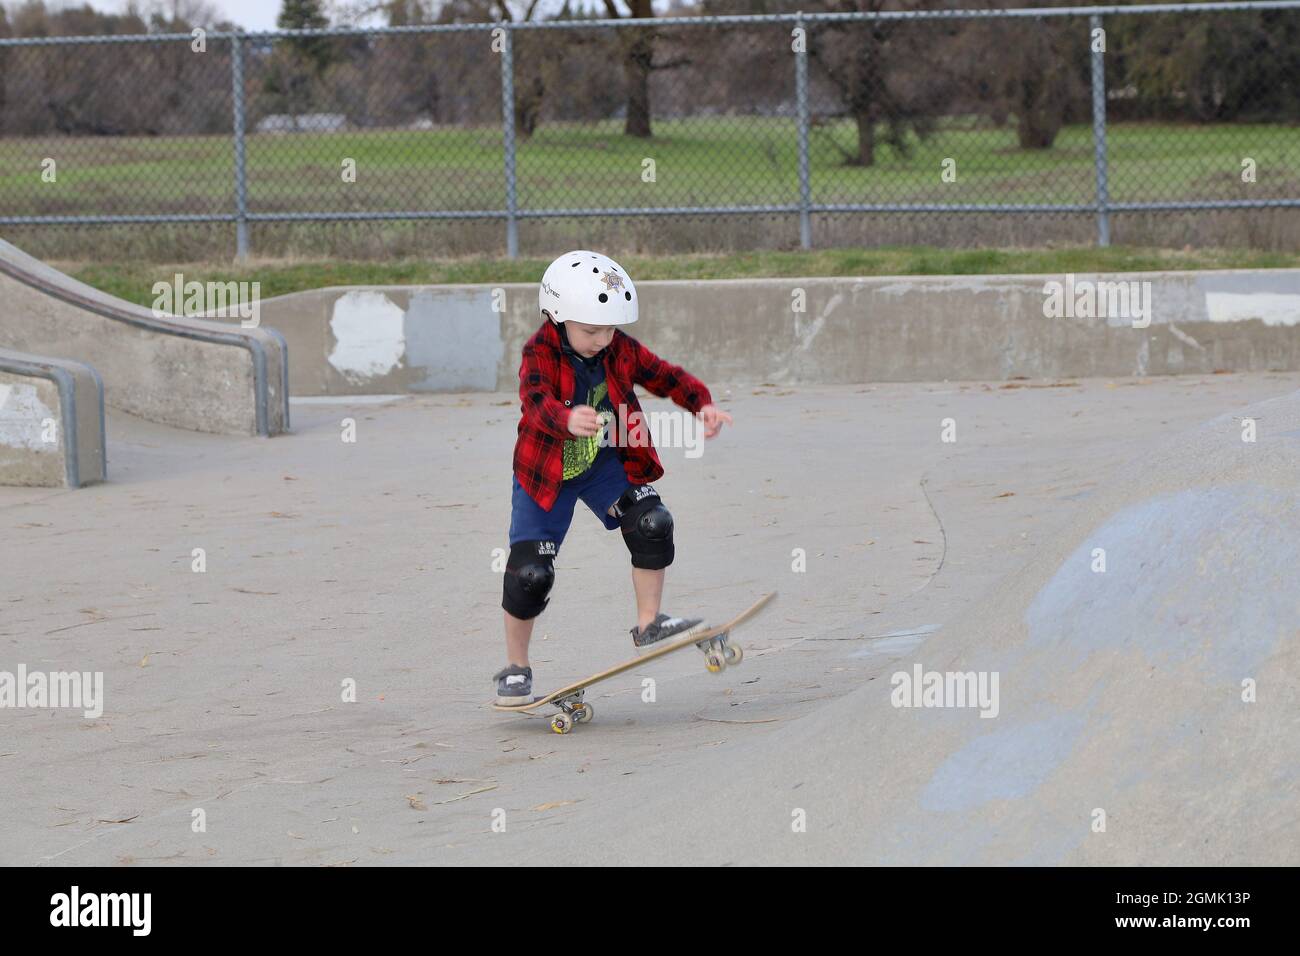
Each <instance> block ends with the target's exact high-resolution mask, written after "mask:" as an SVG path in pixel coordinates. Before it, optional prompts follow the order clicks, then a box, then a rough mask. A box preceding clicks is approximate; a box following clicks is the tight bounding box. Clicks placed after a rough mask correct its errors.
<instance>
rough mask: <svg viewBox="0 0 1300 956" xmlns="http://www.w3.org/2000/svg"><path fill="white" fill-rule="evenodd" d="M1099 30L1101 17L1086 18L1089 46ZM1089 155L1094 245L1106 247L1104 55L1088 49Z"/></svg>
mask: <svg viewBox="0 0 1300 956" xmlns="http://www.w3.org/2000/svg"><path fill="white" fill-rule="evenodd" d="M1101 28H1102V26H1101V17H1099V16H1091V17H1089V18H1088V40H1089V44H1090V46H1091V44H1093V43H1095V40H1094V39H1093V34H1095V33H1096V32H1097V31H1098V30H1100V29H1101ZM1092 155H1093V163H1094V165H1095V166H1096V172H1097V245H1099V246H1109V245H1110V208H1109V204H1110V178H1109V173H1110V171H1109V169H1108V167H1107V162H1106V54H1105V52H1104V51H1102V50H1098V49H1093V50H1092Z"/></svg>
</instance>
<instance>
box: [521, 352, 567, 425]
mask: <svg viewBox="0 0 1300 956" xmlns="http://www.w3.org/2000/svg"><path fill="white" fill-rule="evenodd" d="M552 365H554V363H553V362H546V361H544V360H543V359H542V357H541V355H539V354H538V350H537V348H536V347H535V346H532V345H526V346H524V351H523V362H522V363H521V364H520V366H519V400H520V401H521V402H522V403H523V418H524V424H525V425H527V426H529V427H532V428H536V429H537V430H538V431H541V432H544V433H545V434H547V435H551V436H552V437H555V438H564V439H567V438H572V437H573V436H572V435H570V434H569V414H570V412H571V411H572V410H571V409H569V408H567V407H565V405H564V403H563V402H561V401H560V400H559V399H557V398H556V397H555V389H556V388H557V386H558V382H557V378H558V376H557V375H556V374H555V372H556V371H557V370H556V369H553V368H551V367H550V366H552Z"/></svg>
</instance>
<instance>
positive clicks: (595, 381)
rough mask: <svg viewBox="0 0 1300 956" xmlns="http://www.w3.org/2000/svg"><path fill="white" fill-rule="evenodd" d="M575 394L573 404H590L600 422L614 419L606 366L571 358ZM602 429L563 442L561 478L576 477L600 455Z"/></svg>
mask: <svg viewBox="0 0 1300 956" xmlns="http://www.w3.org/2000/svg"><path fill="white" fill-rule="evenodd" d="M572 364H573V373H574V389H573V392H574V395H573V404H574V406H575V407H576V406H578V405H590V406H591V407H592V408H594V409H595V410H596V412H597V413H598V414H599V415H600V417H601V420H602V421H603V422H611V421H613V420H614V406H613V405H611V404H610V401H609V389H608V387H606V385H605V365H604V363H603V362H597V363H595V367H594V368H592V367H588V366H587V365H586V363H584V362H583V361H582V360H581V359H575V360H574V361H573V363H572ZM604 434H605V432H604V431H603V430H602V431H598V432H596V434H594V435H592V436H590V437H588V438H570V439H568V440H567V441H565V443H564V480H565V481H568V480H569V479H570V478H577V477H578V476H579V475H581V474H582V473H583V472H585V471H586V470H587V469H589V468H590V467H591V466H592V465H593V464H595V461H596V456H597V455H598V454H600V449H601V439H602V438H603V437H604Z"/></svg>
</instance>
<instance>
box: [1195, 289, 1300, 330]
mask: <svg viewBox="0 0 1300 956" xmlns="http://www.w3.org/2000/svg"><path fill="white" fill-rule="evenodd" d="M1205 311H1206V313H1207V314H1208V315H1209V318H1210V321H1211V322H1244V321H1246V320H1248V319H1259V320H1260V321H1261V322H1263V323H1264V324H1265V325H1300V294H1295V293H1287V292H1206V293H1205Z"/></svg>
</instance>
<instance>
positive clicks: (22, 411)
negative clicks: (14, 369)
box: [0, 385, 59, 452]
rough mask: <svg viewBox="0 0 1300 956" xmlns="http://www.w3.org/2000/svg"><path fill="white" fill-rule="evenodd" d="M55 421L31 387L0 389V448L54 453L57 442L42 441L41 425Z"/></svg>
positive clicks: (53, 414) (7, 386) (57, 418)
mask: <svg viewBox="0 0 1300 956" xmlns="http://www.w3.org/2000/svg"><path fill="white" fill-rule="evenodd" d="M49 419H53V420H54V421H56V422H57V421H58V420H59V416H58V415H56V414H55V413H54V412H53V411H52V410H51V409H50V408H49V406H47V405H46V404H45V403H44V402H42V401H41V399H40V396H39V395H37V394H36V386H35V385H0V447H4V448H21V449H23V450H25V451H36V452H57V451H58V450H59V445H58V443H57V442H47V441H44V440H42V434H41V433H42V432H43V431H44V429H45V422H46V421H47V420H49Z"/></svg>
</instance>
